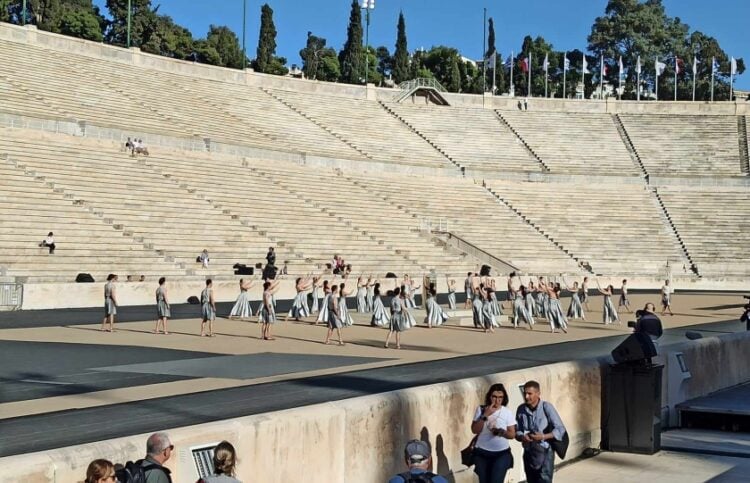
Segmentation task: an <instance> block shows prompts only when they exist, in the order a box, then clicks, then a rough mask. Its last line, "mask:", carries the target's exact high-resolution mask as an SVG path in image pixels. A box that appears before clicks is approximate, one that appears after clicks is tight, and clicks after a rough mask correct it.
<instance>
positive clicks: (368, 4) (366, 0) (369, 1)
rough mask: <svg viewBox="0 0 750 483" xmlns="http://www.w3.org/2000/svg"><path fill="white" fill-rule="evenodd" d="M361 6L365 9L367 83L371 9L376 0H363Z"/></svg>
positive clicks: (373, 7)
mask: <svg viewBox="0 0 750 483" xmlns="http://www.w3.org/2000/svg"><path fill="white" fill-rule="evenodd" d="M360 8H363V9H364V10H365V85H367V74H368V71H369V70H370V10H375V0H362V5H361V7H360Z"/></svg>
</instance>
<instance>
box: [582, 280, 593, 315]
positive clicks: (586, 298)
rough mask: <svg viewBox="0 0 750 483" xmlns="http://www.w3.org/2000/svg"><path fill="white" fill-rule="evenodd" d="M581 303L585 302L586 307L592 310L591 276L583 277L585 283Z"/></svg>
mask: <svg viewBox="0 0 750 483" xmlns="http://www.w3.org/2000/svg"><path fill="white" fill-rule="evenodd" d="M581 304H583V306H584V307H586V310H591V309H590V308H589V278H588V277H583V283H582V284H581Z"/></svg>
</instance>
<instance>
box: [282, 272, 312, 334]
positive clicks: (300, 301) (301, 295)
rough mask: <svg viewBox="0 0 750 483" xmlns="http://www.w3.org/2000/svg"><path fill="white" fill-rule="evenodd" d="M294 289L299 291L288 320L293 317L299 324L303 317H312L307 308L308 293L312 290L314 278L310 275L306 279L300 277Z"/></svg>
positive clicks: (287, 316)
mask: <svg viewBox="0 0 750 483" xmlns="http://www.w3.org/2000/svg"><path fill="white" fill-rule="evenodd" d="M294 288H295V290H296V291H297V295H295V296H294V301H293V302H292V308H291V309H289V313H288V314H286V319H285V321H286V320H289V317H292V318H293V319H294V320H296V321H297V322H299V321H300V320H301V319H302V317H309V316H310V309H309V308H308V306H307V292H308V291H310V289H311V288H312V278H311V277H310V275H309V274H308V275H306V276H305V278H302V277H298V278H297V280H295V281H294Z"/></svg>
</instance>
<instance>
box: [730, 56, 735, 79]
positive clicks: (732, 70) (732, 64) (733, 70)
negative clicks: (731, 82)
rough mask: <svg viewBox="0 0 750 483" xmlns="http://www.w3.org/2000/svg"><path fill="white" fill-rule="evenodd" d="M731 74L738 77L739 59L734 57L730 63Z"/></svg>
mask: <svg viewBox="0 0 750 483" xmlns="http://www.w3.org/2000/svg"><path fill="white" fill-rule="evenodd" d="M729 65H730V68H729V74H730V75H736V74H737V59H735V58H734V57H732V60H730V61H729Z"/></svg>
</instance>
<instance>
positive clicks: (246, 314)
mask: <svg viewBox="0 0 750 483" xmlns="http://www.w3.org/2000/svg"><path fill="white" fill-rule="evenodd" d="M253 285H255V283H254V282H253V281H252V280H244V279H242V278H241V279H240V294H239V295H238V296H237V300H236V301H235V302H234V307H232V310H231V312H229V318H234V317H237V318H238V319H248V318H250V317H252V316H253V309H252V307H250V293H249V292H248V291H249V290H250V289H251V288H253Z"/></svg>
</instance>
